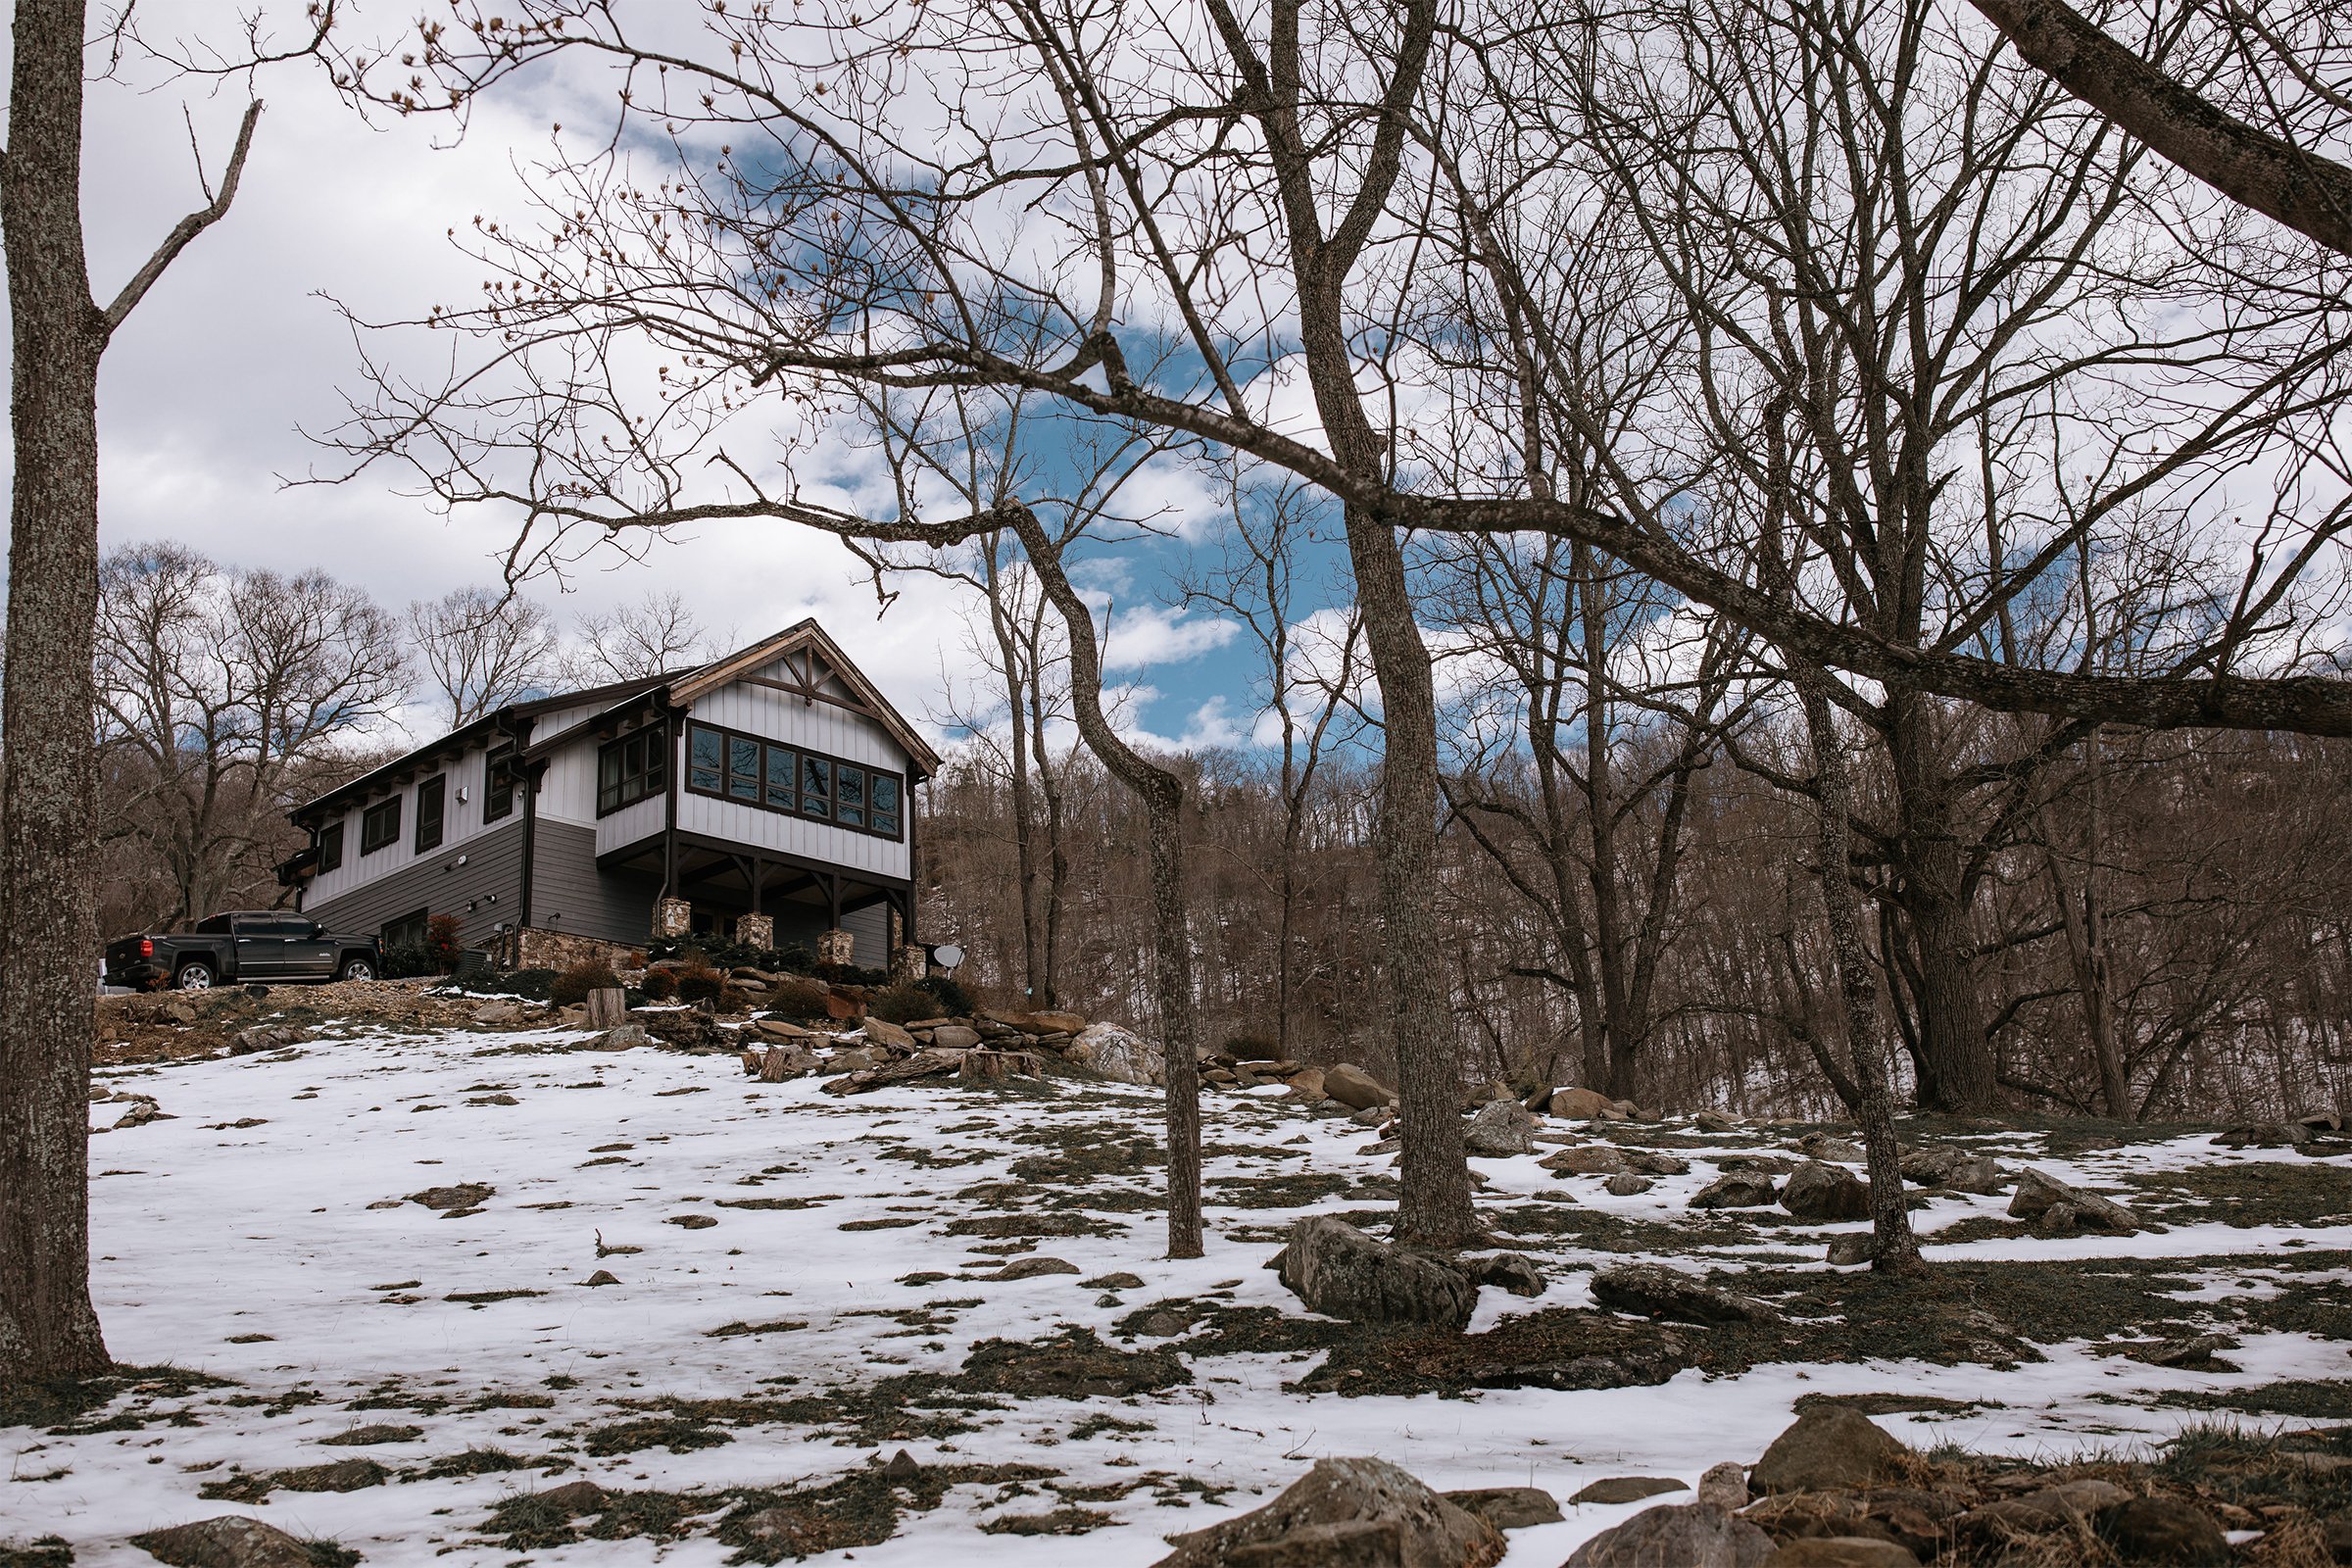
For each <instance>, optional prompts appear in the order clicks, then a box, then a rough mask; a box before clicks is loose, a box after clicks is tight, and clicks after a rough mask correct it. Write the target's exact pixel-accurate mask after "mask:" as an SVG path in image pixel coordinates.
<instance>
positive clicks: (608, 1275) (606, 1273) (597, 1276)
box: [580, 1268, 620, 1286]
mask: <svg viewBox="0 0 2352 1568" xmlns="http://www.w3.org/2000/svg"><path fill="white" fill-rule="evenodd" d="M580 1283H581V1284H582V1285H591V1286H594V1285H618V1284H619V1283H620V1281H619V1280H617V1279H615V1278H613V1271H612V1270H611V1269H607V1268H600V1269H598V1270H597V1271H596V1272H595V1273H593V1274H591V1275H589V1276H588V1277H587V1278H586V1279H584V1280H582V1281H580Z"/></svg>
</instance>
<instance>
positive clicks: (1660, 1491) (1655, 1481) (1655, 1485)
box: [1568, 1476, 1691, 1502]
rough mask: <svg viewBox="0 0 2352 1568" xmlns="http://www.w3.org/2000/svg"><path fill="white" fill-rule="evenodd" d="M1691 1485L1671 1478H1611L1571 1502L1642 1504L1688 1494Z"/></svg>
mask: <svg viewBox="0 0 2352 1568" xmlns="http://www.w3.org/2000/svg"><path fill="white" fill-rule="evenodd" d="M1690 1490H1691V1484H1690V1483H1689V1482H1687V1481H1677V1480H1675V1479H1674V1478H1673V1477H1671V1476H1611V1477H1609V1478H1608V1479H1607V1480H1605V1481H1595V1482H1593V1484H1592V1485H1591V1486H1589V1487H1587V1488H1585V1490H1584V1491H1582V1492H1580V1493H1578V1494H1577V1495H1575V1496H1573V1497H1570V1498H1569V1499H1568V1500H1569V1501H1570V1502H1640V1501H1641V1500H1642V1498H1643V1497H1662V1496H1664V1495H1666V1494H1667V1493H1669V1492H1688V1491H1690Z"/></svg>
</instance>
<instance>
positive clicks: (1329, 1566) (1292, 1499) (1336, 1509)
mask: <svg viewBox="0 0 2352 1568" xmlns="http://www.w3.org/2000/svg"><path fill="white" fill-rule="evenodd" d="M1759 1534H1761V1532H1759ZM1170 1544H1172V1545H1173V1546H1174V1547H1175V1548H1176V1549H1175V1550H1174V1551H1172V1552H1170V1553H1169V1554H1168V1555H1167V1556H1165V1557H1162V1558H1160V1559H1159V1561H1158V1562H1157V1563H1156V1564H1154V1565H1153V1568H1379V1565H1388V1568H1489V1565H1491V1564H1493V1563H1495V1562H1499V1561H1500V1560H1501V1559H1502V1555H1503V1552H1504V1550H1505V1549H1506V1548H1505V1546H1504V1544H1503V1540H1502V1532H1500V1531H1499V1530H1497V1529H1495V1526H1493V1525H1492V1524H1489V1523H1488V1522H1487V1521H1486V1520H1484V1519H1482V1518H1480V1517H1479V1516H1478V1515H1476V1514H1474V1513H1471V1512H1470V1511H1469V1510H1467V1509H1464V1508H1460V1507H1456V1506H1455V1505H1454V1504H1453V1503H1450V1502H1448V1501H1446V1499H1445V1498H1444V1497H1441V1496H1439V1495H1437V1494H1436V1493H1434V1492H1432V1491H1430V1490H1429V1488H1427V1487H1425V1486H1423V1485H1422V1484H1421V1483H1420V1482H1419V1481H1417V1480H1415V1479H1414V1478H1413V1477H1411V1476H1409V1475H1407V1474H1406V1473H1405V1472H1404V1471H1402V1470H1399V1469H1397V1467H1396V1466H1395V1465H1393V1464H1390V1463H1389V1462H1388V1461H1387V1460H1385V1459H1321V1460H1317V1461H1316V1463H1315V1467H1314V1468H1313V1469H1312V1470H1309V1471H1308V1472H1307V1473H1306V1474H1305V1476H1304V1477H1302V1478H1301V1479H1299V1480H1298V1481H1295V1482H1293V1483H1292V1484H1291V1485H1290V1486H1289V1487H1287V1488H1285V1489H1284V1490H1283V1492H1282V1494H1281V1495H1279V1496H1277V1497H1276V1498H1275V1499H1274V1500H1273V1501H1272V1502H1269V1503H1267V1504H1266V1505H1265V1506H1264V1507H1262V1508H1257V1509H1253V1510H1251V1511H1250V1512H1249V1513H1246V1514H1243V1515H1242V1516H1241V1517H1240V1518H1238V1519H1228V1520H1226V1521H1225V1522H1224V1523H1222V1524H1217V1525H1211V1526H1209V1528H1207V1529H1206V1530H1196V1531H1193V1532H1191V1533H1189V1534H1186V1535H1181V1536H1175V1537H1172V1538H1171V1539H1170ZM1743 1568H1744V1565H1743Z"/></svg>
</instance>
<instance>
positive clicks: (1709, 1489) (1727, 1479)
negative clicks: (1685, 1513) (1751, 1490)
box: [1698, 1459, 1748, 1512]
mask: <svg viewBox="0 0 2352 1568" xmlns="http://www.w3.org/2000/svg"><path fill="white" fill-rule="evenodd" d="M1698 1500H1699V1501H1700V1502H1703V1503H1708V1504H1711V1505H1712V1506H1714V1507H1717V1508H1728V1509H1730V1510H1732V1511H1734V1512H1737V1511H1738V1510H1740V1509H1741V1508H1744V1507H1746V1506H1747V1502H1748V1497H1747V1466H1745V1465H1743V1464H1741V1463H1740V1462H1739V1461H1738V1460H1736V1459H1726V1460H1725V1461H1724V1462H1723V1463H1721V1464H1711V1465H1709V1466H1707V1473H1706V1474H1705V1475H1703V1476H1700V1477H1699V1478H1698Z"/></svg>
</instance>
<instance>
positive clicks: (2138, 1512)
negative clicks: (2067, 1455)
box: [2099, 1497, 2232, 1568]
mask: <svg viewBox="0 0 2352 1568" xmlns="http://www.w3.org/2000/svg"><path fill="white" fill-rule="evenodd" d="M2099 1535H2100V1538H2101V1539H2103V1540H2104V1541H2105V1542H2106V1543H2107V1544H2109V1545H2110V1546H2113V1547H2114V1548H2115V1551H2116V1554H2117V1555H2118V1556H2120V1557H2122V1558H2123V1559H2124V1560H2125V1561H2126V1562H2130V1563H2164V1564H2168V1565H2178V1568H2202V1565H2204V1564H2207V1563H2216V1564H2218V1563H2226V1562H2229V1561H2230V1560H2231V1556H2232V1553H2231V1552H2230V1549H2229V1541H2228V1539H2227V1538H2225V1537H2224V1536H2223V1534H2222V1527H2221V1526H2220V1525H2218V1524H2216V1523H2215V1522H2214V1518H2213V1515H2211V1514H2209V1513H2207V1512H2206V1511H2205V1510H2204V1509H2202V1508H2200V1507H2198V1506H2197V1505H2196V1504H2195V1503H2193V1502H2189V1501H2187V1500H2185V1499H2183V1498H2180V1497H2133V1498H2132V1499H2131V1501H2130V1502H2124V1503H2118V1504H2117V1505H2115V1506H2114V1507H2112V1508H2107V1509H2103V1510H2101V1512H2100V1514H2099Z"/></svg>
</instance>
